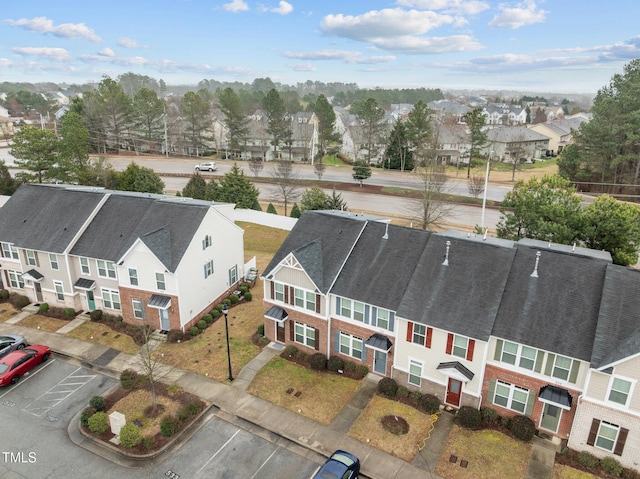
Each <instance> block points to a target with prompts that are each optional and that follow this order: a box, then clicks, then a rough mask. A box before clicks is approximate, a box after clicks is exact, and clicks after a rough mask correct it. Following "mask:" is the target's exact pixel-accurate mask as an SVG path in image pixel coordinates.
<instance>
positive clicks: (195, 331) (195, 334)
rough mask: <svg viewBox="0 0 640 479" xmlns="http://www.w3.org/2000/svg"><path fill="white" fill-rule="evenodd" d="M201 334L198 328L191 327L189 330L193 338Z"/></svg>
mask: <svg viewBox="0 0 640 479" xmlns="http://www.w3.org/2000/svg"><path fill="white" fill-rule="evenodd" d="M199 332H200V330H199V329H198V328H197V326H191V327H190V328H189V334H190V335H191V336H197V335H198V333H199Z"/></svg>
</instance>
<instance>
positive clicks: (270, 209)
mask: <svg viewBox="0 0 640 479" xmlns="http://www.w3.org/2000/svg"><path fill="white" fill-rule="evenodd" d="M267 213H271V214H272V215H277V214H278V212H277V211H276V208H275V206H273V205H272V204H271V203H269V205H268V206H267Z"/></svg>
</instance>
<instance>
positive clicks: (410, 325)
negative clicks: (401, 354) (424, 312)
mask: <svg viewBox="0 0 640 479" xmlns="http://www.w3.org/2000/svg"><path fill="white" fill-rule="evenodd" d="M412 341H413V323H412V322H411V321H409V323H408V324H407V342H408V343H410V342H412Z"/></svg>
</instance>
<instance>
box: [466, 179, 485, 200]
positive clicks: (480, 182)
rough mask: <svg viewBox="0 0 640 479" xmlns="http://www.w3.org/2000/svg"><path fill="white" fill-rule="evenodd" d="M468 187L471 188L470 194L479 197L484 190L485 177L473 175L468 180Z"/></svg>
mask: <svg viewBox="0 0 640 479" xmlns="http://www.w3.org/2000/svg"><path fill="white" fill-rule="evenodd" d="M467 188H469V194H471V195H472V196H473V197H474V198H477V197H478V196H480V195H481V194H482V193H483V192H484V178H483V177H482V176H478V175H472V176H471V178H469V179H468V180H467Z"/></svg>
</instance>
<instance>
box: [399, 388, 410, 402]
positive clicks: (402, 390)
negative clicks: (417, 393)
mask: <svg viewBox="0 0 640 479" xmlns="http://www.w3.org/2000/svg"><path fill="white" fill-rule="evenodd" d="M396 397H397V398H399V399H406V398H408V397H409V390H408V389H407V387H406V386H398V390H397V391H396Z"/></svg>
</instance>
